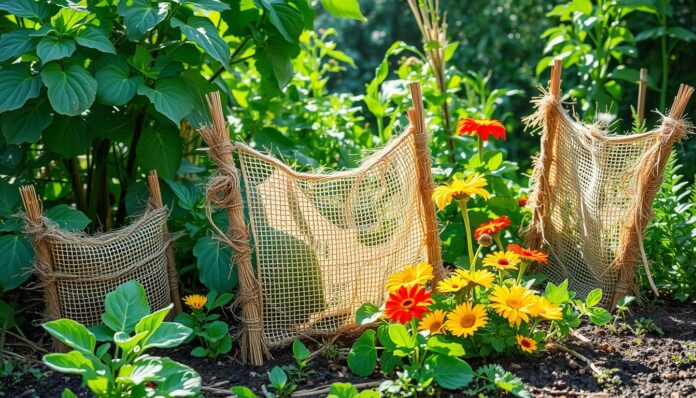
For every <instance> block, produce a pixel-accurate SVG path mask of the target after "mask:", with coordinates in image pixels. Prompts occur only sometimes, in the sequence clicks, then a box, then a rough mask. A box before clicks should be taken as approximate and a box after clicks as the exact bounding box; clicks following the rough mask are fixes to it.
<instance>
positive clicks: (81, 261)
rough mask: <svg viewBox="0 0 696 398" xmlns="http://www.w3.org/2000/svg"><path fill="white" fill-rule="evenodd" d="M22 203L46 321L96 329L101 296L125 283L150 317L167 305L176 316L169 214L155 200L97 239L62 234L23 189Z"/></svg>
mask: <svg viewBox="0 0 696 398" xmlns="http://www.w3.org/2000/svg"><path fill="white" fill-rule="evenodd" d="M155 179H156V177H155ZM22 199H23V201H24V203H25V208H26V209H27V215H26V217H25V221H26V224H25V232H26V233H27V234H28V235H30V236H31V237H32V242H33V245H34V247H35V249H36V259H35V270H36V272H37V273H38V276H39V279H40V281H41V286H42V287H43V288H44V290H45V293H46V318H48V319H49V320H51V319H56V318H69V319H72V320H75V321H77V322H80V323H82V324H83V325H86V326H92V325H95V324H98V323H100V322H101V315H102V313H103V312H104V300H105V297H106V295H107V294H108V293H110V292H112V291H113V290H115V289H116V287H118V286H119V285H121V284H122V283H125V282H127V281H129V280H136V281H138V282H140V283H141V284H142V285H143V287H144V288H145V293H146V294H147V298H148V302H149V304H150V308H151V310H152V311H155V310H158V309H161V308H164V307H166V306H167V305H169V304H170V303H172V302H174V303H175V305H176V309H175V311H174V312H177V311H180V304H179V303H178V290H177V289H178V288H177V281H176V270H175V268H174V264H173V263H171V264H170V262H169V260H170V258H171V259H172V260H173V256H170V254H171V253H168V251H170V243H171V241H170V239H169V234H168V232H167V229H166V228H167V218H168V216H169V213H168V211H167V209H166V208H164V207H161V202H160V204H159V206H158V205H157V203H156V200H157V199H156V198H153V199H151V202H150V204H149V205H148V208H147V210H146V211H145V212H144V214H142V215H141V216H140V217H139V218H137V219H136V220H135V221H134V222H133V223H131V224H130V225H129V226H127V227H124V228H121V229H118V230H114V231H111V232H108V233H103V234H96V235H88V234H86V233H84V232H69V231H65V230H63V229H61V228H60V227H59V226H57V225H56V224H55V223H53V222H52V221H51V220H49V219H48V218H46V217H43V216H41V210H40V205H39V202H38V199H37V197H36V195H35V193H34V190H33V187H31V186H30V187H23V188H22ZM58 347H59V348H61V347H60V346H58Z"/></svg>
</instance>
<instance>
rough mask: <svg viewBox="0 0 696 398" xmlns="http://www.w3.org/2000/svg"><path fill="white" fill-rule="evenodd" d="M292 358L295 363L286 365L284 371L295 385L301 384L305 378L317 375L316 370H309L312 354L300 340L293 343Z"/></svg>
mask: <svg viewBox="0 0 696 398" xmlns="http://www.w3.org/2000/svg"><path fill="white" fill-rule="evenodd" d="M292 356H293V358H294V359H295V363H294V364H292V365H285V366H283V368H282V369H283V370H284V371H285V372H286V373H287V374H288V376H289V377H290V380H292V382H293V383H296V384H299V383H301V382H302V380H304V379H305V378H307V377H309V376H311V375H313V374H314V373H316V372H315V371H314V370H312V369H309V360H310V359H311V356H312V353H311V352H310V351H309V350H308V349H307V346H305V345H304V344H303V343H302V342H301V341H300V340H295V341H293V342H292Z"/></svg>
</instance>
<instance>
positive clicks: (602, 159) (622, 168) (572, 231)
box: [527, 89, 690, 305]
mask: <svg viewBox="0 0 696 398" xmlns="http://www.w3.org/2000/svg"><path fill="white" fill-rule="evenodd" d="M685 90H686V91H684V92H683V93H682V92H681V91H680V96H678V98H677V100H675V105H674V106H673V107H672V109H671V112H670V114H669V115H668V116H664V117H663V119H662V121H661V123H660V125H659V126H658V127H657V128H656V129H654V130H652V131H649V132H647V133H641V134H630V135H614V134H610V133H608V132H606V131H605V130H603V129H602V128H601V127H599V126H594V125H587V124H585V123H581V122H579V121H577V120H575V119H574V118H572V117H570V116H569V115H568V113H566V111H565V110H564V109H563V107H562V106H561V104H560V102H559V101H558V100H557V97H555V96H554V95H552V94H549V95H546V96H544V97H543V98H541V99H540V100H538V101H537V104H536V105H537V113H536V114H535V115H532V116H531V117H530V118H529V119H528V120H527V121H528V123H529V124H530V125H532V126H535V127H539V128H542V129H543V133H542V148H541V154H540V157H539V158H538V159H536V163H535V170H534V176H533V179H532V180H533V181H532V185H533V193H532V195H531V197H530V204H531V206H532V207H533V209H534V213H533V218H532V222H531V225H530V228H529V231H528V234H527V243H528V244H529V245H530V246H533V247H536V248H539V247H543V248H544V250H546V251H548V253H549V264H548V267H545V271H546V272H547V274H548V276H549V279H550V280H551V281H553V282H555V283H560V282H562V281H563V280H565V279H568V281H569V287H570V289H572V290H574V291H576V292H578V294H579V295H580V296H582V297H584V296H585V295H587V293H589V292H590V291H591V290H592V289H595V288H601V289H602V290H603V292H604V297H605V299H604V305H613V303H614V302H615V301H616V300H618V299H619V298H620V297H622V296H624V295H626V294H629V293H632V292H633V290H634V288H635V270H636V266H638V265H639V264H640V262H641V259H643V260H644V261H645V263H646V267H647V261H648V260H647V258H645V254H644V251H643V247H642V234H643V230H644V228H645V227H646V225H647V223H648V222H649V218H650V209H651V205H652V201H653V199H654V196H655V193H656V191H657V189H658V188H659V185H660V184H661V182H662V174H663V171H664V163H665V161H666V160H667V158H668V156H669V152H670V150H671V148H672V145H673V143H674V142H675V141H678V140H681V139H682V138H684V137H685V135H686V133H687V130H688V123H687V122H685V121H684V120H683V119H681V114H682V112H683V106H685V105H686V101H688V95H689V94H690V91H689V90H687V89H685ZM687 91H688V93H687ZM682 101H683V104H682ZM648 275H649V270H648Z"/></svg>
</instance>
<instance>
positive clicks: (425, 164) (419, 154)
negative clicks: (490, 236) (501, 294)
mask: <svg viewBox="0 0 696 398" xmlns="http://www.w3.org/2000/svg"><path fill="white" fill-rule="evenodd" d="M408 86H409V89H410V90H411V99H412V101H413V108H410V109H409V110H408V119H409V121H410V123H411V125H412V126H413V128H414V129H415V140H414V145H415V147H416V160H417V162H418V167H417V168H416V172H417V173H418V176H417V178H418V184H419V187H418V188H419V189H418V191H419V193H420V196H421V204H422V206H423V211H424V213H425V229H426V231H425V232H426V235H425V242H426V246H427V250H428V252H427V256H428V263H429V264H430V265H432V266H433V271H434V274H435V281H436V282H437V281H438V280H441V279H443V278H444V276H445V275H444V269H443V268H442V253H441V252H440V231H439V229H438V226H437V215H436V214H435V203H434V202H433V198H432V196H433V189H434V187H433V185H434V184H433V176H432V172H431V161H430V149H429V148H428V134H427V132H426V131H425V116H424V110H423V97H422V93H421V87H420V84H419V83H417V82H414V83H410V84H409V85H408Z"/></svg>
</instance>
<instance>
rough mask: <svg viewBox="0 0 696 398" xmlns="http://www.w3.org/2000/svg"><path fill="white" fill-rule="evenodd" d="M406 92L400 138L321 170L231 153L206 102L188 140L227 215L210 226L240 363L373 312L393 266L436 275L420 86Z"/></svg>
mask: <svg viewBox="0 0 696 398" xmlns="http://www.w3.org/2000/svg"><path fill="white" fill-rule="evenodd" d="M410 88H411V94H412V96H413V99H414V108H413V109H409V113H408V117H409V121H410V122H411V124H410V126H409V127H408V129H407V130H406V131H405V132H404V133H403V134H402V135H401V136H400V137H398V138H396V139H394V140H393V141H392V142H391V143H390V144H388V145H387V146H385V147H384V148H382V149H380V150H379V151H377V152H375V153H374V154H373V155H372V156H370V157H368V158H367V159H365V160H364V161H363V163H362V165H361V166H360V167H358V168H356V169H353V170H347V171H339V172H330V173H322V172H314V173H299V172H296V171H294V170H292V169H291V168H289V167H288V166H286V165H285V164H284V163H282V162H281V161H279V160H277V159H275V158H273V157H271V156H268V155H264V154H261V153H259V152H257V151H255V150H254V149H252V148H250V147H248V146H246V145H245V144H234V145H233V144H232V143H230V141H229V130H228V126H227V123H226V122H225V117H224V115H223V112H222V106H221V104H220V97H219V95H218V94H217V93H211V94H210V95H209V97H208V105H209V107H210V111H211V116H212V120H211V124H210V126H203V127H201V128H200V132H201V135H202V136H203V138H204V139H205V141H206V143H207V144H208V146H209V154H210V157H211V158H212V159H213V161H215V163H216V164H217V166H218V172H217V173H216V175H214V176H213V177H212V178H211V180H210V182H209V184H208V189H207V194H206V196H207V198H208V201H209V204H211V205H215V206H218V207H220V208H222V209H224V210H225V212H226V213H227V216H228V221H229V229H228V230H227V231H222V230H219V229H217V228H216V229H217V232H218V238H219V239H220V240H222V241H224V242H225V243H227V244H228V245H229V246H230V247H232V249H233V264H234V265H235V266H236V269H237V273H238V276H239V293H238V295H237V302H238V303H239V304H241V306H242V314H241V320H242V322H243V323H244V326H243V328H242V333H241V334H240V336H239V344H240V349H241V354H242V360H243V361H247V360H248V361H250V362H251V363H253V364H255V365H261V364H262V363H263V360H264V358H267V357H269V356H270V352H269V348H272V347H277V346H280V345H283V344H287V343H289V342H291V341H292V340H293V339H295V338H297V337H302V336H309V335H328V334H337V333H340V332H341V331H344V330H347V329H350V328H354V327H356V326H357V325H356V324H355V321H354V316H355V315H354V314H355V311H356V310H357V309H358V307H359V306H360V305H361V304H363V303H366V302H371V303H373V304H375V305H381V304H382V303H383V302H384V300H385V299H386V293H385V288H384V284H385V282H386V280H387V277H388V276H389V275H390V274H391V273H393V272H395V271H397V270H399V269H401V268H403V267H404V266H405V265H409V264H414V263H418V262H421V261H427V262H429V263H430V264H432V265H433V267H434V270H435V276H436V278H437V277H439V276H441V274H442V259H441V256H440V240H439V236H438V228H437V220H436V218H435V209H434V206H433V202H432V199H431V195H432V191H433V180H432V176H431V174H430V154H429V150H428V145H427V134H426V133H425V131H424V121H423V113H422V111H423V108H422V100H421V94H420V87H419V86H418V85H417V84H416V83H412V84H411V85H410ZM235 159H236V160H235ZM237 164H239V168H237ZM242 182H243V184H242ZM242 185H244V192H245V194H244V198H243V197H242V189H241V187H242ZM244 201H246V203H244ZM245 205H246V206H245ZM245 208H246V210H247V214H246V215H245V213H244V209H245ZM211 214H212V213H211V207H210V206H209V207H208V216H209V219H211V222H212V216H211ZM213 226H214V227H215V224H214V222H213ZM250 242H253V247H252V246H251V245H250Z"/></svg>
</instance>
